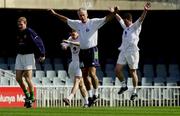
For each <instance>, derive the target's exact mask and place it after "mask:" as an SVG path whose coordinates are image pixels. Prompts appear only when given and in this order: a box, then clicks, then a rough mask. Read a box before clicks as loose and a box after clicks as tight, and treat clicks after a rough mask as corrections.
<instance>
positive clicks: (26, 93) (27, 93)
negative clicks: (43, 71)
mask: <svg viewBox="0 0 180 116" xmlns="http://www.w3.org/2000/svg"><path fill="white" fill-rule="evenodd" d="M23 92H24V95H25V97H26V98H29V96H30V95H29V92H28V91H27V89H24V90H23Z"/></svg>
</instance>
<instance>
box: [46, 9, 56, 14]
mask: <svg viewBox="0 0 180 116" xmlns="http://www.w3.org/2000/svg"><path fill="white" fill-rule="evenodd" d="M48 11H50V13H51V14H55V13H56V12H55V11H54V10H53V9H48Z"/></svg>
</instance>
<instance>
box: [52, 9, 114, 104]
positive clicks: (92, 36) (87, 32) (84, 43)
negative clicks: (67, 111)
mask: <svg viewBox="0 0 180 116" xmlns="http://www.w3.org/2000/svg"><path fill="white" fill-rule="evenodd" d="M51 13H52V14H53V15H55V16H57V17H58V18H59V19H60V20H61V21H63V22H65V23H67V24H68V25H69V26H70V27H71V28H72V29H74V30H76V31H77V32H78V34H79V37H80V49H81V50H80V53H79V57H80V67H81V69H82V73H83V78H84V83H85V86H86V88H87V91H88V94H89V98H88V99H89V105H90V106H91V105H93V104H94V103H95V102H96V101H97V99H98V86H99V80H98V78H97V75H96V66H98V65H99V61H98V49H97V38H98V32H97V31H98V29H99V28H101V27H102V26H103V25H104V24H105V23H106V22H108V21H110V20H111V19H112V18H113V17H114V15H115V14H116V12H112V9H110V14H109V15H107V16H106V17H104V18H93V19H89V18H88V12H87V10H86V9H85V8H80V9H79V10H78V11H77V14H78V17H79V20H72V19H69V18H67V17H65V16H63V15H60V14H57V13H56V12H55V11H54V10H51ZM89 77H91V80H90V79H89ZM91 82H92V83H91ZM92 86H93V88H94V93H92Z"/></svg>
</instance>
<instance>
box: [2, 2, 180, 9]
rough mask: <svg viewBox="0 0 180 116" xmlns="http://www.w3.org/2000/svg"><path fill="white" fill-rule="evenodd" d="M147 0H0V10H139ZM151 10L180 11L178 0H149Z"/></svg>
mask: <svg viewBox="0 0 180 116" xmlns="http://www.w3.org/2000/svg"><path fill="white" fill-rule="evenodd" d="M145 1H147V0H0V8H23V9H48V8H53V9H69V10H72V9H73V10H74V9H78V8H79V7H86V8H88V9H91V10H107V9H108V7H112V6H119V7H120V9H122V10H141V9H143V6H144V3H145ZM151 1H152V10H176V9H180V1H179V0H151Z"/></svg>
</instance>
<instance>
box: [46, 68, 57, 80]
mask: <svg viewBox="0 0 180 116" xmlns="http://www.w3.org/2000/svg"><path fill="white" fill-rule="evenodd" d="M46 77H48V78H52V77H57V76H56V71H54V70H47V71H46Z"/></svg>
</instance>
